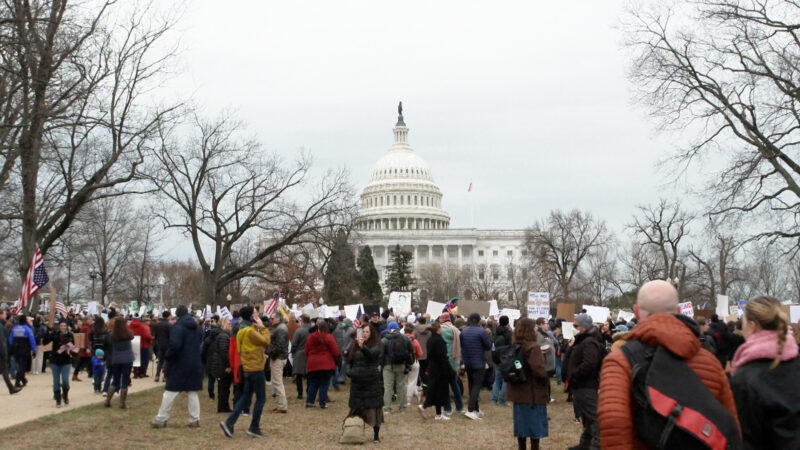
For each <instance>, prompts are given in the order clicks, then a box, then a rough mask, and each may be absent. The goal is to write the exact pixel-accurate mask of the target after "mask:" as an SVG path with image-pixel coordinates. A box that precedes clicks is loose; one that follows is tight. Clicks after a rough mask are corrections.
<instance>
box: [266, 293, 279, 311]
mask: <svg viewBox="0 0 800 450" xmlns="http://www.w3.org/2000/svg"><path fill="white" fill-rule="evenodd" d="M280 298H281V294H280V293H279V292H276V293H275V296H273V297H272V301H271V302H269V305H267V310H266V311H264V312H265V313H266V314H267V316H268V317H272V314H274V313H275V311H276V310H277V309H278V299H280Z"/></svg>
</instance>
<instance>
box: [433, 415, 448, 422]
mask: <svg viewBox="0 0 800 450" xmlns="http://www.w3.org/2000/svg"><path fill="white" fill-rule="evenodd" d="M433 420H441V421H444V422H446V421H448V420H450V418H449V417H447V416H445V415H441V416H435V417H434V418H433Z"/></svg>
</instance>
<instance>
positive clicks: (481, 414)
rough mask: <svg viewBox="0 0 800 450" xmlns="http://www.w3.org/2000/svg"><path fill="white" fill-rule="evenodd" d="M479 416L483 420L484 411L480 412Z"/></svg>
mask: <svg viewBox="0 0 800 450" xmlns="http://www.w3.org/2000/svg"><path fill="white" fill-rule="evenodd" d="M477 414H478V417H479V418H481V419H483V411H478V412H477Z"/></svg>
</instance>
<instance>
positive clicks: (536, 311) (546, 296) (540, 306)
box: [528, 292, 550, 319]
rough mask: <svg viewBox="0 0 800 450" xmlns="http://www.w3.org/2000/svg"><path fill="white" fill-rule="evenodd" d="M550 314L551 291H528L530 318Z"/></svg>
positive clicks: (545, 316)
mask: <svg viewBox="0 0 800 450" xmlns="http://www.w3.org/2000/svg"><path fill="white" fill-rule="evenodd" d="M549 314H550V293H548V292H528V318H529V319H538V318H539V317H544V318H547V316H548V315H549Z"/></svg>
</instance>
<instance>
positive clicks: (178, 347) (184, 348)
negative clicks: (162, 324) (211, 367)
mask: <svg viewBox="0 0 800 450" xmlns="http://www.w3.org/2000/svg"><path fill="white" fill-rule="evenodd" d="M202 339H203V330H201V329H200V326H199V325H197V321H195V320H194V318H193V317H192V316H191V315H189V314H184V315H183V316H181V317H179V318H178V321H177V322H175V325H173V326H172V330H171V332H170V335H169V348H167V352H166V354H165V358H166V360H167V361H168V364H169V376H168V377H167V385H166V390H168V391H172V392H190V391H199V390H200V389H202V387H203V363H202V362H201V361H200V344H201V343H202Z"/></svg>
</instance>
